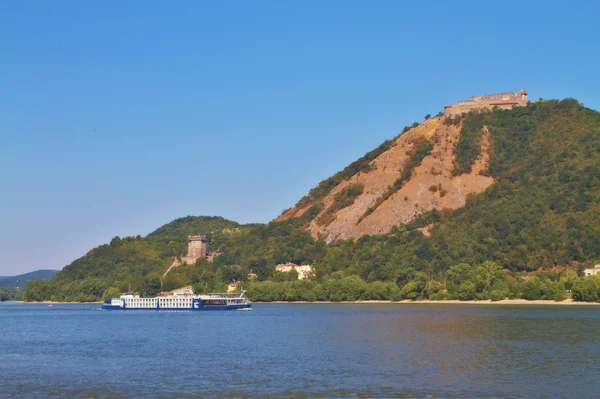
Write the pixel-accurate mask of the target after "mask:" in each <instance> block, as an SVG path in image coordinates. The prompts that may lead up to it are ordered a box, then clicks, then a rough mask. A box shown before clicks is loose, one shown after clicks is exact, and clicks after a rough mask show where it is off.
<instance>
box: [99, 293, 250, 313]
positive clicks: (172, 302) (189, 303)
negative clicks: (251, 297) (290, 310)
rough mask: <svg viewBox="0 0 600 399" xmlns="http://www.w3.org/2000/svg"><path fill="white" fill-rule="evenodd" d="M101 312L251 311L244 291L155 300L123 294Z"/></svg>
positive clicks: (110, 300)
mask: <svg viewBox="0 0 600 399" xmlns="http://www.w3.org/2000/svg"><path fill="white" fill-rule="evenodd" d="M102 309H103V310H193V311H202V310H251V305H250V304H249V303H248V298H246V297H245V296H244V291H242V292H241V293H240V294H206V295H195V294H194V293H193V292H192V291H191V290H186V292H184V293H182V294H171V295H167V296H159V297H156V298H140V296H139V295H133V294H125V295H121V296H120V297H119V298H111V299H107V300H106V302H105V303H104V304H103V305H102Z"/></svg>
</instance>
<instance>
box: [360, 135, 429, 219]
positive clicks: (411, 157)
mask: <svg viewBox="0 0 600 399" xmlns="http://www.w3.org/2000/svg"><path fill="white" fill-rule="evenodd" d="M431 150H433V144H432V143H431V142H430V141H429V140H427V139H426V138H424V137H420V138H419V139H418V140H417V141H416V142H415V143H414V144H413V148H412V149H411V150H410V151H409V152H408V161H406V165H404V167H403V168H402V173H401V175H400V177H399V178H397V179H396V181H395V182H394V184H393V185H391V186H389V187H388V188H387V190H385V192H384V193H383V194H382V195H381V197H379V198H377V201H375V203H374V204H373V205H372V206H371V207H370V208H369V209H367V210H366V211H365V213H364V214H363V215H362V216H361V217H359V218H358V220H357V221H356V224H359V223H360V222H362V221H363V219H364V218H366V217H367V216H369V215H370V214H372V213H373V212H375V209H377V208H379V206H380V205H381V204H383V203H384V202H385V201H386V200H388V199H389V198H390V197H391V196H392V195H394V194H395V193H396V192H397V191H398V190H400V189H401V188H402V186H403V185H404V183H406V182H407V181H408V180H410V178H411V177H412V174H413V171H414V170H415V168H416V167H418V166H419V165H421V162H423V158H425V157H426V156H427V155H429V154H431Z"/></svg>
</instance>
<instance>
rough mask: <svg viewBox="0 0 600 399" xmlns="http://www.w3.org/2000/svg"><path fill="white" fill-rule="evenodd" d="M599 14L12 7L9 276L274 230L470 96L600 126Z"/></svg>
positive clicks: (528, 8)
mask: <svg viewBox="0 0 600 399" xmlns="http://www.w3.org/2000/svg"><path fill="white" fill-rule="evenodd" d="M597 4H598V2H591V1H590V2H587V3H586V2H576V3H570V2H565V1H561V2H552V1H538V2H533V1H527V2H524V1H496V2H487V1H486V2H482V1H474V2H462V1H459V2H449V1H435V2H425V1H422V2H421V1H420V2H410V3H409V2H404V1H372V2H370V1H369V2H367V1H360V2H359V1H330V0H325V1H253V2H250V1H213V2H207V1H176V2H167V1H96V2H90V1H54V2H50V1H16V0H14V1H3V2H0V88H1V90H2V95H1V96H0V109H1V111H0V114H1V116H0V184H1V191H0V194H1V195H0V275H11V274H17V273H21V272H27V271H31V270H35V269H39V268H56V269H60V268H62V267H63V266H64V265H66V264H68V263H70V262H71V261H73V260H74V259H76V258H78V257H80V256H83V255H84V254H85V253H86V252H87V251H88V250H89V249H91V248H93V247H95V246H97V245H99V244H102V243H106V242H108V241H110V239H111V238H112V237H114V236H116V235H119V236H127V235H137V234H142V235H145V234H148V233H150V232H151V231H152V230H154V229H155V228H157V227H159V226H161V225H162V224H164V223H167V222H169V221H171V220H173V219H175V218H177V217H181V216H186V215H220V216H224V217H226V218H229V219H233V220H236V221H239V222H268V221H269V220H271V219H273V218H275V217H276V216H277V215H278V214H279V213H280V212H281V211H282V210H283V209H284V208H287V207H290V206H292V205H293V204H294V203H295V202H296V201H297V200H298V199H299V198H300V197H302V196H303V195H304V194H306V193H307V192H308V190H309V189H310V188H311V187H313V186H315V185H316V184H317V183H318V182H319V181H320V180H322V179H324V178H326V177H328V176H330V175H331V174H333V173H335V172H336V171H338V170H340V169H342V168H343V167H344V166H346V165H347V164H348V163H350V162H351V161H353V160H355V159H356V158H358V157H360V156H362V155H363V154H364V153H365V152H367V151H369V150H371V149H373V148H374V147H376V146H377V145H379V144H380V143H381V142H383V141H384V140H385V139H388V138H390V137H393V136H394V135H396V134H397V133H398V131H400V130H401V129H402V127H403V126H405V125H407V124H410V123H412V122H413V121H417V120H421V119H422V118H423V116H424V115H425V114H427V113H431V114H435V113H437V112H438V111H441V110H442V109H443V106H444V105H445V104H447V103H452V102H455V101H458V100H462V99H467V98H469V97H470V96H471V95H475V94H485V93H493V92H498V91H517V90H519V89H520V88H521V87H524V88H525V89H526V90H527V91H528V92H529V94H530V98H534V99H537V98H538V97H543V98H564V97H575V98H577V99H578V100H580V101H581V102H583V103H584V105H586V106H588V107H591V108H594V109H599V108H600V79H599V77H598V70H599V65H600V53H599V52H598V45H599V44H598V40H599V39H600V33H599V30H598V29H599V28H598V20H597V18H598V16H599V15H600V7H599V6H598V5H597Z"/></svg>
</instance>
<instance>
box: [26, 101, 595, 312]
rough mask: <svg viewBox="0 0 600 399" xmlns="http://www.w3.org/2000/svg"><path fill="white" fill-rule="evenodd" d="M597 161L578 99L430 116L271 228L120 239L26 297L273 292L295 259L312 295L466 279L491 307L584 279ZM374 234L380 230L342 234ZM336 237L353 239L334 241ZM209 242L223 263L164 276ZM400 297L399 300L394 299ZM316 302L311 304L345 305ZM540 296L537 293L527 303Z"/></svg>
mask: <svg viewBox="0 0 600 399" xmlns="http://www.w3.org/2000/svg"><path fill="white" fill-rule="evenodd" d="M598 153H600V113H598V112H597V111H594V110H590V109H587V108H585V107H583V106H582V105H581V104H580V103H578V102H577V101H576V100H573V99H566V100H562V101H556V100H551V101H543V102H536V103H534V104H530V105H528V106H523V107H515V108H513V109H510V110H497V109H496V110H489V111H483V112H470V113H469V114H464V115H458V116H455V117H453V118H442V117H437V118H432V119H430V120H426V121H425V122H423V123H422V124H420V125H419V124H417V125H415V126H412V127H409V128H405V129H404V130H403V133H401V134H400V135H399V136H397V137H396V138H395V139H393V140H388V141H386V142H384V143H383V144H382V145H381V146H379V147H378V148H376V149H375V150H373V151H370V152H369V153H367V154H366V155H365V156H364V157H362V158H360V159H359V160H357V161H355V162H353V163H352V164H350V165H349V166H348V167H347V168H345V169H344V170H342V171H341V172H338V173H337V174H335V175H334V176H332V177H331V178H329V179H326V180H324V181H322V182H321V183H319V184H318V185H317V186H316V187H315V188H314V189H312V190H311V191H310V192H309V194H308V195H307V196H305V197H303V198H302V199H301V200H300V201H299V202H298V203H297V204H296V206H294V207H293V208H292V209H290V210H288V211H285V212H284V213H283V214H282V216H280V217H279V218H278V219H276V220H275V221H273V222H271V223H268V224H256V225H247V226H244V225H238V224H237V223H235V222H231V221H225V220H224V219H222V218H221V219H219V218H214V217H213V218H210V217H204V218H194V217H191V218H180V219H177V220H176V221H173V222H171V223H170V224H167V225H165V226H167V227H165V226H163V227H161V228H159V229H157V230H156V231H155V232H153V233H151V235H149V236H147V237H144V238H142V237H139V236H138V237H126V238H123V239H121V238H119V237H115V239H113V241H111V243H110V244H106V245H103V246H100V247H98V248H95V249H93V250H92V251H90V252H89V253H88V254H87V255H86V256H84V257H82V258H80V259H78V260H76V261H75V262H73V263H72V264H71V265H69V266H66V267H65V268H64V269H63V271H61V272H60V273H59V274H57V275H56V276H55V278H54V279H53V280H52V281H51V282H49V283H44V282H41V283H40V284H39V285H36V286H33V287H31V285H30V287H28V292H26V294H27V295H26V298H27V299H28V300H38V299H40V298H54V299H55V300H64V299H76V300H84V301H86V300H97V299H99V298H101V297H102V296H103V293H104V292H105V290H107V289H118V290H120V291H121V292H122V291H125V290H128V289H129V287H131V289H132V290H135V291H139V292H140V293H143V294H145V295H152V294H155V293H156V292H158V291H157V290H160V289H169V288H171V289H172V288H178V287H180V286H184V285H194V286H195V287H197V289H198V290H204V289H214V290H217V289H224V288H225V287H226V286H227V284H229V283H230V282H231V280H242V281H245V280H246V279H247V275H248V272H249V271H252V272H253V273H254V274H256V275H257V277H258V280H260V281H271V282H272V285H270V286H269V287H271V288H273V289H275V288H276V287H279V286H278V285H277V284H279V283H278V281H281V279H282V278H284V277H282V276H281V275H280V274H278V273H276V272H275V265H277V264H278V263H284V262H288V261H291V262H294V263H297V264H312V265H313V266H314V268H315V279H316V284H317V285H322V286H323V287H326V290H327V289H332V290H335V289H338V288H339V287H338V286H337V285H336V284H337V283H333V281H338V280H339V281H347V283H348V284H350V285H351V286H361V284H363V283H366V284H375V283H376V282H381V283H385V284H387V285H385V287H387V288H385V289H386V290H388V291H386V292H392V291H394V292H395V293H394V294H393V295H394V297H402V298H408V299H417V298H424V297H425V298H427V297H430V296H433V295H436V296H437V297H438V298H443V297H448V298H450V299H452V298H456V295H458V294H457V293H456V291H452V290H455V289H458V288H457V287H458V285H459V284H458V283H457V284H455V287H454V288H452V290H450V291H449V292H448V293H444V292H443V289H442V288H440V287H443V285H442V282H443V281H444V280H445V278H446V276H447V273H450V272H451V271H452V270H455V269H456V268H458V270H460V275H461V276H463V277H464V278H465V279H469V284H470V285H469V286H468V287H463V288H464V290H466V291H465V292H466V293H465V294H464V295H462V296H461V298H474V297H476V298H478V299H482V298H489V297H490V296H491V295H492V291H495V292H496V294H494V296H495V297H501V296H502V295H504V294H506V295H508V292H509V291H510V292H511V293H512V294H511V295H525V294H523V292H524V291H523V290H524V284H525V281H526V280H524V279H523V278H522V277H519V273H525V272H535V271H536V270H555V269H556V270H566V269H569V268H571V269H572V268H577V270H579V269H580V268H581V267H583V265H593V264H594V262H597V261H598V260H600V243H599V242H598V240H597V237H598V236H600V181H599V179H600V159H599V158H598V156H597V155H598ZM367 178H368V179H367ZM469 181H474V182H477V184H476V185H475V186H476V189H473V190H470V189H469V190H462V189H463V187H465V184H466V183H465V182H467V183H468V182H469ZM411 187H412V190H413V191H412V193H410V192H409V191H410V189H411ZM403 190H404V191H403ZM407 190H408V191H407ZM407 192H408V193H409V194H410V195H407ZM444 192H445V193H444ZM442 193H444V194H443V195H442ZM413 195H414V198H416V199H418V201H417V205H418V207H415V209H417V208H418V209H417V212H415V211H414V210H412V208H410V207H409V208H404V211H406V210H407V209H411V211H412V212H415V214H413V215H410V218H408V219H402V215H404V216H406V215H407V214H406V213H401V212H398V209H399V207H400V205H401V204H403V203H404V202H407V203H408V204H409V205H410V206H411V207H412V206H414V204H415V202H413V201H406V200H405V199H404V198H405V197H409V199H411V198H413V197H410V196H413ZM419 196H420V197H419ZM380 198H383V200H381V201H380V200H379V199H380ZM420 198H424V199H425V200H421V199H420ZM452 198H454V199H453V201H454V202H453V203H452V204H450V206H449V205H448V202H449V200H450V199H452ZM365 199H367V200H368V201H367V200H365ZM395 207H396V211H397V212H393V211H394V208H395ZM371 208H373V209H374V210H373V211H372V212H371V213H369V214H367V213H368V211H369V209H371ZM362 216H364V217H363V220H359V219H360V218H361V217H362ZM380 221H382V223H383V224H382V225H378V224H377V223H378V222H380ZM357 222H358V223H357ZM196 223H199V224H196ZM211 224H215V226H216V227H211V228H209V225H211ZM238 226H239V227H238ZM365 226H369V228H370V229H371V230H368V229H365V230H363V231H361V232H360V233H361V234H360V235H359V234H356V235H351V234H346V235H342V234H339V233H340V232H346V231H347V232H350V233H351V232H352V229H354V228H357V227H359V228H362V227H365ZM340 228H342V229H345V230H343V231H342V230H335V229H340ZM203 229H204V230H203ZM206 229H208V230H206ZM377 229H380V230H379V231H378V230H377ZM205 231H208V232H209V233H210V235H211V236H210V242H209V250H211V251H212V250H216V249H221V250H223V251H224V253H223V254H222V255H220V256H218V257H216V258H215V259H214V262H213V263H210V264H209V263H207V262H206V261H204V260H201V261H198V262H196V264H195V265H186V266H182V267H179V268H176V269H174V270H173V271H172V272H170V273H169V274H168V276H167V277H166V278H164V279H161V277H160V276H162V274H161V273H164V271H165V270H166V268H167V267H168V266H169V265H170V264H172V262H173V258H174V257H177V256H181V255H182V254H184V253H185V250H186V242H187V235H188V234H190V233H194V234H205ZM498 268H499V269H498ZM502 269H504V270H506V272H507V273H516V274H515V277H511V278H510V281H499V282H498V283H497V284H498V287H496V288H493V287H492V285H490V284H491V283H489V284H487V285H485V286H481V285H478V284H479V283H477V281H478V280H477V278H479V277H476V276H475V275H473V274H470V272H468V271H469V270H472V271H475V270H480V271H481V273H484V272H485V270H496V271H497V270H502ZM496 271H494V273H496ZM572 272H573V271H572V270H571V271H569V273H572ZM455 273H457V271H455ZM478 273H479V272H478ZM560 273H563V272H560ZM560 273H555V274H552V275H551V277H548V276H546V277H544V279H546V280H547V279H550V280H551V281H550V280H548V281H550V282H549V283H548V284H550V285H552V287H554V288H551V289H549V290H550V291H552V292H555V291H556V292H559V293H560V294H561V295H564V288H563V289H562V291H561V288H560V285H559V284H558V283H559V281H558V279H560V278H562V277H561V276H562V274H560ZM347 279H350V280H347ZM552 279H553V280H552ZM571 280H572V278H571ZM571 280H569V281H571ZM361 281H362V283H361ZM455 281H458V280H455ZM434 283H435V284H434ZM253 284H254V283H253ZM273 284H274V285H273ZM311 284H312V285H313V286H314V284H315V283H311ZM356 284H358V285H356ZM390 284H391V285H390ZM471 284H472V285H471ZM536 284H537V283H536ZM540 284H541V283H540ZM561 284H562V283H561ZM569 284H571V283H569ZM582 284H583V283H582ZM585 284H587V283H585ZM554 285H556V287H558V288H556V287H555V286H554ZM392 286H396V287H397V290H396V289H393V290H392V291H389V290H390V289H391V288H390V287H392ZM265 287H266V286H265ZM327 287H329V288H327ZM336 287H338V288H336ZM382 287H383V286H382ZM599 287H600V286H599ZM271 288H269V289H271ZM280 288H281V287H279V288H277V290H279V289H280ZM288 288H289V289H290V290H292V291H289V295H288V294H285V292H287V291H285V290H284V291H278V292H280V294H277V295H279V296H277V295H276V296H275V297H277V298H283V297H285V298H296V297H298V296H297V295H296V294H293V292H298V290H300V289H301V287H296V286H292V287H291V288H290V287H288ZM288 288H286V289H288ZM380 288H381V287H379V288H377V289H380ZM534 288H535V287H534ZM555 288H556V290H555ZM282 289H283V288H282ZM302 289H303V290H304V288H302ZM314 289H315V290H317V288H316V286H315V287H314ZM381 289H383V288H381ZM535 289H537V288H535ZM553 290H554V291H553ZM594 290H595V288H594ZM267 291H268V290H267ZM317 291H318V290H317ZM550 291H547V292H550ZM249 292H250V291H249ZM264 292H266V291H264ZM264 292H263V293H264ZM311 292H312V291H311ZM319 292H321V291H319ZM599 292H600V288H599ZM284 294H285V295H284ZM313 294H314V295H313ZM313 294H311V295H309V296H307V298H314V297H315V295H316V298H330V299H331V298H348V296H337V295H334V296H331V295H329V296H328V294H327V295H325V294H323V295H322V292H321V293H317V292H313ZM256 295H258V297H260V295H262V294H256ZM378 295H379V296H381V295H383V296H385V295H388V294H381V295H380V294H378ZM390 295H392V294H390ZM527 295H528V294H527ZM540 295H541V294H540ZM548 295H550V294H548ZM557 295H558V294H557ZM599 295H600V294H599ZM300 297H302V296H300ZM534 297H539V295H537V296H536V295H529V296H528V298H534ZM592 297H593V296H592Z"/></svg>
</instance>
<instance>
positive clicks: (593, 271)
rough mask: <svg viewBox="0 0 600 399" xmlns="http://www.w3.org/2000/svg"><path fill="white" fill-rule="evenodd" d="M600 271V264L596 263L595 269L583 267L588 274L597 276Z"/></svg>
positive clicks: (585, 273) (584, 272)
mask: <svg viewBox="0 0 600 399" xmlns="http://www.w3.org/2000/svg"><path fill="white" fill-rule="evenodd" d="M598 272H600V264H597V265H594V268H593V269H583V274H584V275H586V276H595V275H596V274H598Z"/></svg>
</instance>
